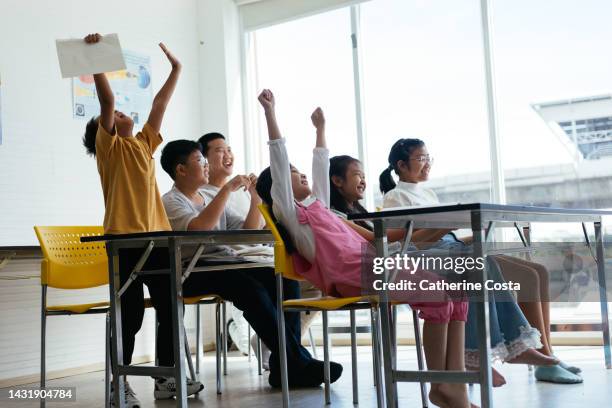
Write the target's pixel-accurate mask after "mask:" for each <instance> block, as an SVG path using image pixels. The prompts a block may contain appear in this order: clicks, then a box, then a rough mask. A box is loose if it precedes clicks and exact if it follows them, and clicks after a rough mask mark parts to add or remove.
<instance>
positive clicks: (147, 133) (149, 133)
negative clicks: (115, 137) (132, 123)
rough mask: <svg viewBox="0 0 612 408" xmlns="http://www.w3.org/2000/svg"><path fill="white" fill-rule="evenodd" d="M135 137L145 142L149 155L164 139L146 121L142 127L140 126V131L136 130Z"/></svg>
mask: <svg viewBox="0 0 612 408" xmlns="http://www.w3.org/2000/svg"><path fill="white" fill-rule="evenodd" d="M136 138H137V139H139V140H141V141H143V142H145V144H146V145H147V146H149V149H150V151H151V155H153V153H155V150H156V149H157V146H159V145H160V144H161V142H162V141H163V140H164V139H162V137H161V135H160V134H159V133H158V132H156V131H155V130H153V128H152V127H151V125H149V123H148V122H147V123H145V125H144V127H143V128H142V131H140V132H138V134H137V135H136Z"/></svg>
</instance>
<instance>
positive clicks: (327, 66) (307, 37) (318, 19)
mask: <svg viewBox="0 0 612 408" xmlns="http://www.w3.org/2000/svg"><path fill="white" fill-rule="evenodd" d="M251 39H252V42H253V44H254V47H255V49H256V56H255V59H256V62H255V64H256V72H257V74H256V81H255V82H256V83H255V84H254V87H255V89H256V91H255V92H257V91H259V90H261V89H262V88H269V89H271V90H272V91H273V92H274V94H275V96H276V100H277V109H276V110H277V118H278V121H279V125H280V128H281V132H282V134H283V135H284V136H285V137H286V138H287V148H288V151H289V157H290V159H291V162H292V163H293V164H294V165H295V166H297V167H298V169H300V171H302V172H304V173H306V174H310V171H311V163H312V149H313V147H314V143H315V130H314V127H313V126H312V123H311V121H310V114H311V113H312V111H313V110H314V109H315V108H316V107H317V106H320V107H321V108H323V110H324V112H325V116H326V119H327V121H326V123H327V142H328V146H329V148H330V152H331V154H332V155H334V154H350V155H353V156H357V145H356V143H355V141H356V125H355V122H356V121H355V102H354V100H355V99H354V88H353V77H352V72H353V71H352V54H351V37H350V16H349V9H348V8H343V9H340V10H337V11H333V12H329V13H325V14H320V15H316V16H313V17H308V18H304V19H300V20H296V21H292V22H289V23H285V24H280V25H276V26H272V27H269V28H265V29H261V30H257V31H256V32H255V33H253V34H252V37H251ZM255 92H254V93H255ZM249 103H256V101H249ZM254 114H255V115H257V118H258V121H259V123H260V128H259V134H258V136H257V138H258V142H257V143H258V144H259V145H261V146H264V149H263V151H262V158H263V162H264V163H268V152H267V146H266V145H265V140H267V132H266V127H265V121H264V118H263V113H262V111H261V109H257V110H254Z"/></svg>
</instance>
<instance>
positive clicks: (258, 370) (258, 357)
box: [256, 334, 263, 375]
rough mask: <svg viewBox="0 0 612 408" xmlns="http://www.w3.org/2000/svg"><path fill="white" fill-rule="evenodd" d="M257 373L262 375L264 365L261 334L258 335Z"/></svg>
mask: <svg viewBox="0 0 612 408" xmlns="http://www.w3.org/2000/svg"><path fill="white" fill-rule="evenodd" d="M256 353H257V374H259V375H262V365H263V362H262V361H261V360H262V359H263V355H262V352H261V339H260V338H259V334H258V335H257V351H256Z"/></svg>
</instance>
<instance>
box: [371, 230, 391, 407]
mask: <svg viewBox="0 0 612 408" xmlns="http://www.w3.org/2000/svg"><path fill="white" fill-rule="evenodd" d="M374 237H375V246H376V255H377V256H379V257H383V258H386V257H387V255H388V254H389V249H388V247H387V234H386V231H385V225H384V221H383V220H380V219H378V220H375V221H374ZM382 276H383V281H384V282H385V283H387V282H388V281H389V271H388V270H387V269H386V268H385V272H384V273H383V275H382ZM380 298H381V299H380V303H379V305H378V308H379V314H378V316H379V319H380V322H381V330H380V333H379V334H380V338H381V344H382V354H383V371H384V377H385V378H384V387H385V395H386V399H387V407H391V408H394V407H396V406H397V384H396V383H395V370H394V364H393V358H394V356H393V344H392V338H391V337H392V330H391V319H390V317H391V316H390V310H389V297H388V293H387V291H382V293H381V295H380ZM378 386H381V384H380V383H379V384H378Z"/></svg>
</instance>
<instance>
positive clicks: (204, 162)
mask: <svg viewBox="0 0 612 408" xmlns="http://www.w3.org/2000/svg"><path fill="white" fill-rule="evenodd" d="M196 161H197V162H198V163H199V164H200V166H202V167H205V166H208V160H206V157H200V158H199V159H198V160H196Z"/></svg>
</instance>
